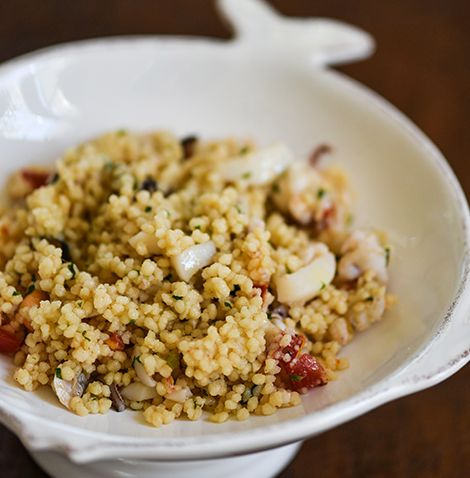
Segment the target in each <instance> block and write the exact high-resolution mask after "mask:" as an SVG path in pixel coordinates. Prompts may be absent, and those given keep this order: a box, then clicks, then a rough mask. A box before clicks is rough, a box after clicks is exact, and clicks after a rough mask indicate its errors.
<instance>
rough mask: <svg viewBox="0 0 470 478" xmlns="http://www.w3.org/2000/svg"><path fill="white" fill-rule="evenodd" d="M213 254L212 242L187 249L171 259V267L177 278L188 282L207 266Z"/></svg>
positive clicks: (213, 245) (213, 246)
mask: <svg viewBox="0 0 470 478" xmlns="http://www.w3.org/2000/svg"><path fill="white" fill-rule="evenodd" d="M214 254H215V244H214V243H213V242H212V241H209V242H205V243H204V244H196V245H195V246H191V247H188V248H187V249H186V250H184V251H183V252H182V253H181V254H178V255H177V256H173V257H172V258H171V265H172V266H173V268H174V269H175V270H176V273H177V274H178V276H179V278H180V279H181V280H184V281H186V282H187V281H189V279H191V277H192V276H193V275H194V274H195V273H196V272H197V271H198V270H199V269H201V268H202V267H205V266H207V265H208V264H209V263H210V261H211V260H212V256H213V255H214Z"/></svg>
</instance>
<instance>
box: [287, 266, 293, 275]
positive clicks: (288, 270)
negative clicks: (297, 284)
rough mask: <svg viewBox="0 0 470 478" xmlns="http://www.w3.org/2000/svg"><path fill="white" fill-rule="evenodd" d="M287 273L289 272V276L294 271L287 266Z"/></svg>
mask: <svg viewBox="0 0 470 478" xmlns="http://www.w3.org/2000/svg"><path fill="white" fill-rule="evenodd" d="M286 272H287V273H288V274H292V271H291V270H290V269H289V267H288V266H286Z"/></svg>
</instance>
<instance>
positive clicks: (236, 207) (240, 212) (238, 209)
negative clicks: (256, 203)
mask: <svg viewBox="0 0 470 478" xmlns="http://www.w3.org/2000/svg"><path fill="white" fill-rule="evenodd" d="M235 209H236V210H237V211H238V214H242V210H241V209H240V207H239V206H237V205H235Z"/></svg>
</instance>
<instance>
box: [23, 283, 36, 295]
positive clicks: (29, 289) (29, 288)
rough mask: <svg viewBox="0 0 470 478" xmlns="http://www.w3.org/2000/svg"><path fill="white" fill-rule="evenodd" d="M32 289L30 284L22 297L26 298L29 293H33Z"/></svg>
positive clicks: (32, 286) (32, 285)
mask: <svg viewBox="0 0 470 478" xmlns="http://www.w3.org/2000/svg"><path fill="white" fill-rule="evenodd" d="M34 289H35V287H34V284H31V285H30V286H29V287H28V290H27V291H26V294H25V295H24V297H27V296H28V295H29V294H31V292H33V291H34Z"/></svg>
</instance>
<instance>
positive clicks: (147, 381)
mask: <svg viewBox="0 0 470 478" xmlns="http://www.w3.org/2000/svg"><path fill="white" fill-rule="evenodd" d="M139 357H140V347H135V349H134V354H133V356H132V365H133V367H134V370H135V373H136V374H137V377H139V380H140V381H141V382H142V383H143V384H144V385H147V387H155V386H156V385H157V382H155V380H154V379H153V378H152V377H151V376H150V375H149V374H148V373H147V370H145V367H144V366H143V364H142V363H140V362H139ZM123 396H124V395H123Z"/></svg>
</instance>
